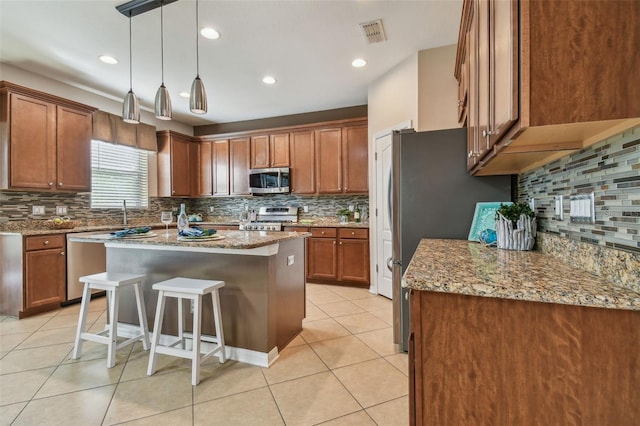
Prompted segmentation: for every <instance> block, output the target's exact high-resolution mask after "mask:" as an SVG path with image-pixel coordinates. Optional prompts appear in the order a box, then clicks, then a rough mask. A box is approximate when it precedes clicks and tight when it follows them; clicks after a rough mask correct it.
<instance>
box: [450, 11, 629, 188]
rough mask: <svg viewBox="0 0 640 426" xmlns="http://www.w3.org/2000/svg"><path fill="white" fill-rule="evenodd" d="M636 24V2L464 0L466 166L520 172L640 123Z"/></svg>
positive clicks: (480, 171)
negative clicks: (467, 64)
mask: <svg viewBox="0 0 640 426" xmlns="http://www.w3.org/2000/svg"><path fill="white" fill-rule="evenodd" d="M621 17H625V18H624V19H622V18H621ZM592 22H597V23H598V24H597V25H592V24H590V23H592ZM638 28H640V13H638V7H637V4H636V3H635V2H632V1H618V2H596V1H594V2H582V1H562V2H546V1H528V0H518V1H516V0H512V1H498V0H465V3H464V5H463V14H462V21H461V26H460V35H459V40H458V58H457V61H456V71H455V74H456V78H457V79H458V82H459V84H460V85H461V86H463V85H465V84H467V83H466V82H467V81H468V84H469V90H468V105H469V111H468V114H469V115H468V120H467V125H468V127H469V134H470V138H471V139H470V141H469V148H470V150H469V151H470V154H468V155H471V156H473V157H475V158H469V161H468V166H469V168H470V169H471V172H472V173H473V174H476V175H491V174H514V173H521V172H523V171H526V170H529V169H532V168H535V167H538V166H540V165H542V164H545V163H548V162H550V161H553V160H555V159H557V158H560V157H563V156H565V155H567V154H569V153H571V152H574V151H576V150H579V149H582V148H584V147H587V146H589V145H591V144H593V143H596V142H599V141H601V140H603V139H605V138H606V137H609V136H611V135H613V134H616V133H619V132H621V131H624V130H626V129H628V128H631V127H634V126H636V125H638V124H640V102H637V99H638V98H639V96H640V86H639V85H638V84H636V82H635V80H636V78H635V75H634V74H633V73H629V72H628V70H630V69H638V68H639V67H640V55H630V54H629V52H633V51H635V47H634V46H636V45H638V44H639V43H640V30H638ZM602 34H609V35H610V36H608V37H602ZM467 62H468V63H469V76H468V77H469V78H468V79H466V78H465V77H466V76H465V74H464V71H465V65H464V64H466V63H467ZM474 85H475V86H474ZM460 91H461V92H463V91H464V89H463V88H462V87H461V89H460ZM474 108H475V109H476V111H473V109H474Z"/></svg>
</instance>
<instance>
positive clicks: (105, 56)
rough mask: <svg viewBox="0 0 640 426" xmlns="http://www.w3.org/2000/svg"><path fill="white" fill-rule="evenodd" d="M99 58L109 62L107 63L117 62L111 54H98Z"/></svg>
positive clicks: (106, 62) (113, 63)
mask: <svg viewBox="0 0 640 426" xmlns="http://www.w3.org/2000/svg"><path fill="white" fill-rule="evenodd" d="M99 59H100V60H101V61H102V62H104V63H105V64H109V65H115V64H117V63H118V60H117V59H116V58H114V57H113V56H109V55H102V56H99Z"/></svg>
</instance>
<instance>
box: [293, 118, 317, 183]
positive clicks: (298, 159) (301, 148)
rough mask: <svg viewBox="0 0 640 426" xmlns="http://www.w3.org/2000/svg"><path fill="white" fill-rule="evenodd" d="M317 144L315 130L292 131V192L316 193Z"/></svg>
mask: <svg viewBox="0 0 640 426" xmlns="http://www.w3.org/2000/svg"><path fill="white" fill-rule="evenodd" d="M315 147H316V144H315V132H314V131H313V130H302V131H299V132H291V144H290V152H291V169H290V171H291V193H292V194H315V192H316V167H315V164H316V148H315Z"/></svg>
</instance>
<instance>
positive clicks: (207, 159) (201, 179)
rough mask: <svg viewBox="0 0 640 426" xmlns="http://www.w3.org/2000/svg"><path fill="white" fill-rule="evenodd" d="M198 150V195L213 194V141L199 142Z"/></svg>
mask: <svg viewBox="0 0 640 426" xmlns="http://www.w3.org/2000/svg"><path fill="white" fill-rule="evenodd" d="M199 146H200V148H199V150H198V164H199V166H198V196H201V197H207V196H208V197H210V196H212V195H213V162H212V161H213V153H212V152H213V142H212V141H205V142H200V143H199Z"/></svg>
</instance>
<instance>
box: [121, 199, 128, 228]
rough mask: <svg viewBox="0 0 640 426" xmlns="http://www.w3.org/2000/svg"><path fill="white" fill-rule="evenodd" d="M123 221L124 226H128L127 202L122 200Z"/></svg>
mask: <svg viewBox="0 0 640 426" xmlns="http://www.w3.org/2000/svg"><path fill="white" fill-rule="evenodd" d="M122 220H123V222H124V226H127V200H122Z"/></svg>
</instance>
